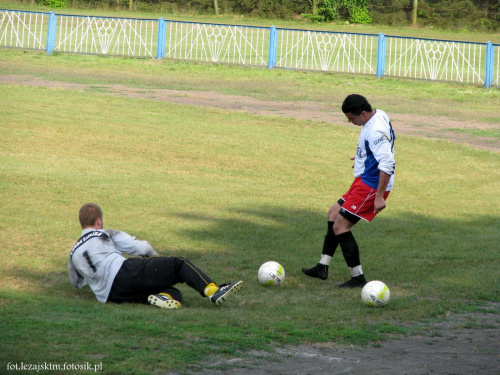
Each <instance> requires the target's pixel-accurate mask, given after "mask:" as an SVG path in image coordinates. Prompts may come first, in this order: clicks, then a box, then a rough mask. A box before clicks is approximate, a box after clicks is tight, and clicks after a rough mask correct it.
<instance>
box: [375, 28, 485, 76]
mask: <svg viewBox="0 0 500 375" xmlns="http://www.w3.org/2000/svg"><path fill="white" fill-rule="evenodd" d="M484 67H485V45H484V44H478V43H466V42H453V41H442V40H427V39H412V38H401V37H390V36H387V49H386V71H385V72H384V75H385V76H393V77H404V78H416V79H425V80H432V81H434V80H438V81H454V82H460V83H472V84H484V77H483V74H484Z"/></svg>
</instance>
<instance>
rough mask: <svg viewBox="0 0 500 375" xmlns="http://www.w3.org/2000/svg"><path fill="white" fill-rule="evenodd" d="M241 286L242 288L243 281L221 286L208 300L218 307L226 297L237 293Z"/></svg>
mask: <svg viewBox="0 0 500 375" xmlns="http://www.w3.org/2000/svg"><path fill="white" fill-rule="evenodd" d="M242 286H243V281H235V282H234V283H231V284H222V285H221V286H219V290H218V291H217V292H215V293H214V295H213V296H212V297H210V300H211V301H212V302H213V303H215V304H216V305H220V304H222V303H224V301H225V300H226V298H227V296H229V295H230V294H233V293H236V292H238V291H239V290H240V289H241V287H242Z"/></svg>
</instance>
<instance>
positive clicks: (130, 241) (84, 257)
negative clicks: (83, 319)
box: [68, 228, 157, 302]
mask: <svg viewBox="0 0 500 375" xmlns="http://www.w3.org/2000/svg"><path fill="white" fill-rule="evenodd" d="M122 253H127V254H129V255H139V256H140V255H142V256H153V255H157V254H156V252H155V251H154V250H153V248H152V247H151V245H150V244H149V243H147V242H146V241H139V240H136V239H135V237H132V236H130V235H129V234H127V233H125V232H121V231H118V230H113V229H106V230H102V229H100V230H96V229H92V228H87V229H84V230H83V231H82V237H81V238H80V239H79V240H78V242H77V243H76V244H75V246H73V249H72V250H71V252H70V256H69V263H68V270H69V279H70V282H71V284H72V285H73V286H75V287H77V288H81V287H83V286H85V285H86V284H89V286H90V288H91V289H92V291H93V292H94V294H95V296H96V298H97V300H98V301H99V302H106V301H107V300H108V296H109V292H110V290H111V287H112V285H113V281H114V279H115V276H116V274H117V273H118V271H119V270H120V268H121V266H122V264H123V262H124V261H125V257H124V256H123V255H122Z"/></svg>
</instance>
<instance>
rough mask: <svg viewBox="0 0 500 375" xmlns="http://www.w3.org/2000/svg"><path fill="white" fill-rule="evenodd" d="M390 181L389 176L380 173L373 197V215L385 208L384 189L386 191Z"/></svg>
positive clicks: (382, 172)
mask: <svg viewBox="0 0 500 375" xmlns="http://www.w3.org/2000/svg"><path fill="white" fill-rule="evenodd" d="M390 179H391V175H390V174H387V173H385V172H384V171H380V176H379V180H378V188H377V194H376V195H375V203H374V205H373V211H374V212H375V213H379V212H380V211H382V210H383V209H384V208H385V198H384V194H385V189H387V185H388V184H389V181H390Z"/></svg>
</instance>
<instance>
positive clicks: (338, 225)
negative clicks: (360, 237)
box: [333, 211, 366, 288]
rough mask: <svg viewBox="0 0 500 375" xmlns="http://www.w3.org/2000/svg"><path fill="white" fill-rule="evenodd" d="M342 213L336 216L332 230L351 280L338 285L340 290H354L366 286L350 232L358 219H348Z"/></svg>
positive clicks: (349, 217) (351, 217) (357, 252)
mask: <svg viewBox="0 0 500 375" xmlns="http://www.w3.org/2000/svg"><path fill="white" fill-rule="evenodd" d="M343 213H344V211H342V212H341V213H340V215H339V216H338V218H337V220H336V222H335V225H334V226H333V230H334V232H335V236H336V238H337V241H338V243H339V245H340V248H341V249H342V254H343V255H344V260H345V262H346V264H347V267H348V268H349V273H350V275H351V279H350V280H349V281H347V282H345V283H343V284H340V285H339V287H340V288H354V287H362V286H364V285H365V284H366V279H365V276H364V274H363V269H362V267H361V260H360V257H359V247H358V244H357V242H356V239H355V238H354V235H353V234H352V232H351V228H352V227H353V226H354V225H355V224H356V223H357V222H358V221H359V218H357V217H355V216H350V215H346V216H348V218H346V217H344V216H343Z"/></svg>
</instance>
